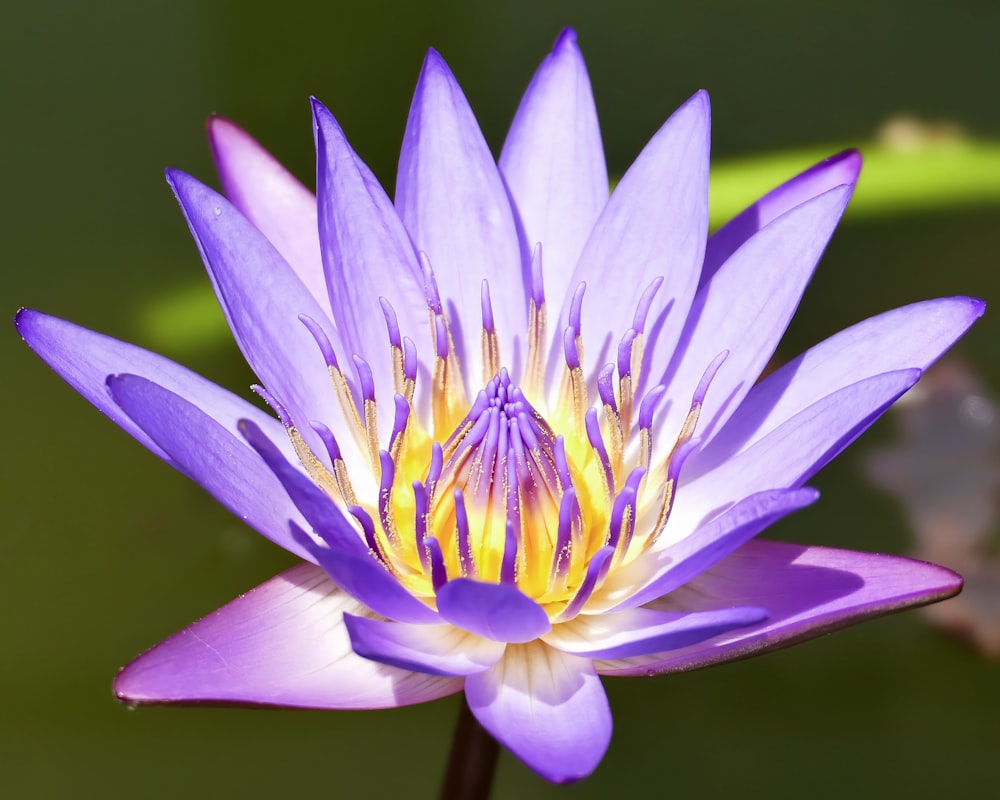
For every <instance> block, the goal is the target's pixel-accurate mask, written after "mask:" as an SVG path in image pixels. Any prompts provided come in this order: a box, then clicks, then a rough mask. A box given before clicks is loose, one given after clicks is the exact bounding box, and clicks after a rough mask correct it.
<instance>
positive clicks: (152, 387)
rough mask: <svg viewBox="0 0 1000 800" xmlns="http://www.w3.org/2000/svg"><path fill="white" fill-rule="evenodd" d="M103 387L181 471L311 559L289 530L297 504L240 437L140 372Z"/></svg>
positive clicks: (287, 546)
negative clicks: (105, 387)
mask: <svg viewBox="0 0 1000 800" xmlns="http://www.w3.org/2000/svg"><path fill="white" fill-rule="evenodd" d="M108 388H109V389H110V391H111V395H112V397H113V398H114V400H115V402H116V403H118V405H119V406H120V407H121V409H122V410H123V411H124V412H125V413H126V414H128V416H129V417H130V418H131V419H132V421H133V422H134V423H135V424H136V425H138V426H139V427H140V428H141V429H142V430H143V431H144V432H145V433H146V434H147V435H148V436H149V437H150V438H151V439H152V440H153V442H155V444H156V445H157V447H159V448H161V449H162V450H163V452H165V453H166V454H167V455H168V457H169V458H170V460H171V461H172V463H173V464H174V465H175V466H176V467H177V468H178V469H179V470H180V471H181V472H183V473H184V474H185V475H187V476H188V477H190V478H191V479H192V480H194V481H196V482H197V483H199V484H201V486H202V487H203V488H204V489H205V490H206V491H208V492H209V493H210V494H211V495H212V496H213V497H215V498H216V499H217V500H218V501H219V502H220V503H222V505H224V506H225V507H226V508H227V509H229V510H230V511H231V512H233V513H234V514H235V515H236V516H238V517H239V518H240V519H242V520H243V521H244V522H246V523H247V524H248V525H250V526H251V527H253V528H254V529H255V530H257V531H259V532H260V533H262V534H263V535H264V536H266V537H267V538H268V539H270V540H271V541H272V542H274V543H275V544H277V545H280V546H281V547H284V548H285V549H286V550H288V551H289V552H291V553H294V554H295V555H297V556H298V557H299V558H303V559H305V560H306V561H315V559H314V558H313V557H312V556H311V555H310V553H309V551H308V550H307V549H306V548H304V547H303V546H302V545H301V544H300V543H299V542H298V541H296V539H295V537H294V536H293V534H292V531H293V529H294V528H293V526H295V525H301V524H303V523H304V520H303V518H302V515H301V514H300V513H299V510H298V509H297V508H296V507H295V505H294V503H292V502H291V500H289V499H288V495H287V494H286V493H285V490H284V488H283V487H282V485H281V484H280V483H279V482H278V481H277V480H276V479H275V477H274V475H273V474H272V473H271V471H270V470H269V469H268V468H267V465H265V464H264V462H263V461H262V460H261V459H260V457H259V456H258V455H257V454H256V453H255V452H254V451H253V450H251V449H250V448H249V447H247V446H246V444H245V443H244V442H243V441H242V440H240V439H238V438H237V437H236V436H234V435H233V434H231V433H230V432H229V431H227V430H226V429H225V428H223V427H222V425H220V424H219V423H218V422H217V421H216V420H214V419H212V417H210V416H209V415H208V414H206V413H205V412H204V411H202V410H200V409H199V408H198V407H197V406H195V405H193V404H192V403H190V402H188V401H187V400H185V399H183V398H182V397H180V396H178V395H176V394H174V393H173V392H171V391H169V390H167V389H164V388H163V387H162V386H160V385H158V384H156V383H152V382H151V381H148V380H146V379H145V378H140V377H137V376H135V375H118V376H114V377H111V378H109V379H108ZM261 435H262V436H263V434H261ZM280 435H282V437H283V436H284V434H283V433H282V434H280ZM275 450H277V448H275Z"/></svg>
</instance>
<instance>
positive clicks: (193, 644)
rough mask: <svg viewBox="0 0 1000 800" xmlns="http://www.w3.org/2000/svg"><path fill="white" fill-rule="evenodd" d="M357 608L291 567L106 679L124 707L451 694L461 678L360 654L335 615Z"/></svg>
mask: <svg viewBox="0 0 1000 800" xmlns="http://www.w3.org/2000/svg"><path fill="white" fill-rule="evenodd" d="M345 613H349V614H365V613H367V612H366V610H365V609H364V608H363V607H362V606H361V605H360V604H359V603H358V602H357V601H356V600H354V599H352V598H351V597H350V596H348V595H346V594H345V593H344V592H342V591H340V590H339V589H338V588H337V587H336V586H335V585H334V584H333V583H332V582H331V581H330V579H329V577H327V575H326V574H325V573H324V572H323V571H322V570H321V569H320V568H319V567H316V566H313V565H312V564H302V565H299V566H297V567H293V568H292V569H290V570H288V571H287V572H284V573H282V574H281V575H279V576H277V577H276V578H272V579H271V580H269V581H267V582H266V583H263V584H261V585H260V586H258V587H257V588H256V589H253V590H251V591H250V592H247V594H245V595H241V596H240V597H238V598H237V599H236V600H233V601H232V602H231V603H229V604H228V605H225V606H223V607H222V608H220V609H219V610H218V611H216V612H214V613H212V614H210V615H209V616H207V617H205V618H204V619H202V620H200V621H199V622H196V623H194V624H193V625H191V626H190V627H188V628H185V629H184V630H182V631H181V632H180V633H177V634H175V635H174V636H172V637H170V638H169V639H167V640H166V641H165V642H163V643H162V644H159V645H157V646H156V647H154V648H153V649H152V650H150V651H148V652H146V653H144V654H143V655H141V656H139V658H137V659H136V660H135V661H133V662H132V663H131V664H129V665H128V666H127V667H125V669H123V670H122V671H121V672H120V673H119V675H118V677H117V678H116V680H115V694H116V695H117V696H118V698H119V699H120V700H123V701H125V702H128V703H178V702H179V703H190V702H222V703H254V704H263V705H275V706H300V707H305V708H345V709H346V708H391V707H395V706H404V705H410V704H413V703H423V702H426V701H428V700H435V699H437V698H438V697H444V696H446V695H449V694H453V693H455V692H457V691H459V690H460V689H461V688H462V682H461V680H456V679H450V678H438V677H433V676H430V675H426V674H421V673H414V672H410V671H407V670H401V669H397V668H395V667H389V666H385V665H383V664H376V663H375V662H373V661H369V660H367V659H364V658H361V656H358V655H356V654H355V653H354V651H353V650H352V649H351V642H350V639H349V637H348V635H347V629H346V628H345V627H344V624H343V615H344V614H345Z"/></svg>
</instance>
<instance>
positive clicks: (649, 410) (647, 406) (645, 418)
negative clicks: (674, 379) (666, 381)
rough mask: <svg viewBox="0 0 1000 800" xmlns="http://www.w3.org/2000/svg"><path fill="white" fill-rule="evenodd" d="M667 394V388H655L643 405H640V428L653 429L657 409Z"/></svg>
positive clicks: (643, 399) (647, 395) (644, 398)
mask: <svg viewBox="0 0 1000 800" xmlns="http://www.w3.org/2000/svg"><path fill="white" fill-rule="evenodd" d="M666 393H667V387H666V386H663V385H662V384H661V385H660V386H654V387H653V388H652V389H650V390H649V391H648V392H646V396H645V397H643V398H642V403H640V404H639V427H640V428H652V427H653V416H654V415H655V414H656V409H657V408H658V407H659V405H660V400H662V399H663V395H665V394H666Z"/></svg>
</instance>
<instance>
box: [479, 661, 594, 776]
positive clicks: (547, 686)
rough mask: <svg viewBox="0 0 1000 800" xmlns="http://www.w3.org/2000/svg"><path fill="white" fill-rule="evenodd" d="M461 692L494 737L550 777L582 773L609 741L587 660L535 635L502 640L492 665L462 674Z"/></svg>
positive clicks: (590, 770) (586, 772) (539, 771)
mask: <svg viewBox="0 0 1000 800" xmlns="http://www.w3.org/2000/svg"><path fill="white" fill-rule="evenodd" d="M465 696H466V698H467V699H468V702H469V708H470V709H472V713H473V714H475V715H476V718H477V719H478V720H479V722H480V723H482V725H483V727H484V728H486V730H487V731H489V732H490V733H491V734H492V735H493V737H494V738H495V739H496V740H497V741H498V742H500V744H502V745H503V746H504V747H506V748H507V749H508V750H510V751H511V752H512V753H513V754H514V755H515V756H517V757H518V758H519V759H521V760H522V761H523V762H524V763H525V764H527V765H528V766H529V767H531V769H533V770H534V771H535V772H537V773H538V774H539V775H541V776H542V777H543V778H546V779H547V780H550V781H552V782H554V783H569V782H571V781H576V780H580V779H581V778H585V777H587V776H588V775H589V774H590V773H591V772H593V771H594V770H595V769H596V768H597V765H598V764H599V763H600V761H601V759H602V758H603V757H604V753H605V752H606V751H607V749H608V744H609V743H610V741H611V709H610V708H609V706H608V698H607V696H606V695H605V694H604V687H602V686H601V680H600V678H598V677H597V674H596V673H595V672H594V667H593V664H592V663H591V662H590V660H588V659H584V658H578V657H577V656H571V655H568V654H566V653H560V652H559V651H558V650H553V649H552V648H550V647H547V646H546V645H544V644H541V643H540V642H538V643H533V644H530V645H525V646H520V647H519V646H511V647H508V648H507V652H506V653H505V654H504V657H503V659H502V660H501V661H500V662H499V663H498V664H497V665H496V666H494V667H492V668H491V669H489V670H487V671H485V672H481V673H478V674H476V675H470V676H469V677H468V678H466V679H465Z"/></svg>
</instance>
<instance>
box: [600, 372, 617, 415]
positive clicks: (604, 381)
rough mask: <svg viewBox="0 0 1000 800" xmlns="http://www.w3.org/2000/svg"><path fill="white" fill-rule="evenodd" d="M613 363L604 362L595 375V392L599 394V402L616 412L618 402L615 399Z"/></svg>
mask: <svg viewBox="0 0 1000 800" xmlns="http://www.w3.org/2000/svg"><path fill="white" fill-rule="evenodd" d="M614 379H615V365H614V364H605V365H604V369H602V370H601V371H600V373H599V374H598V376H597V394H598V395H600V398H601V402H602V403H603V404H604V405H606V406H611V408H612V409H613V410H614V411H615V413H617V412H618V403H617V401H616V400H615V385H614Z"/></svg>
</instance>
